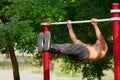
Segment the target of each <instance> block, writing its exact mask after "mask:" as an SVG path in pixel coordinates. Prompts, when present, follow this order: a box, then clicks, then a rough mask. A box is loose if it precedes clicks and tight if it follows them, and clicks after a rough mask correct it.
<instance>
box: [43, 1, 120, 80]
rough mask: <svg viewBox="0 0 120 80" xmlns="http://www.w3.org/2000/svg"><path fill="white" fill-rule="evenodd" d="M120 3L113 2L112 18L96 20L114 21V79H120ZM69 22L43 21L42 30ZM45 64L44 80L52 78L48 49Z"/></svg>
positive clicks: (84, 21)
mask: <svg viewBox="0 0 120 80" xmlns="http://www.w3.org/2000/svg"><path fill="white" fill-rule="evenodd" d="M119 6H120V4H119V3H113V4H112V10H111V13H112V18H107V19H98V20H96V22H106V21H112V29H113V53H114V80H120V9H119ZM90 22H91V20H83V21H72V22H71V23H72V24H78V23H90ZM62 24H67V22H54V23H46V22H43V23H42V24H41V25H42V31H43V33H45V32H46V31H48V26H49V25H62ZM43 65H44V67H43V68H44V80H50V71H49V70H50V54H49V52H48V51H45V52H43Z"/></svg>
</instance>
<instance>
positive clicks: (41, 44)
mask: <svg viewBox="0 0 120 80" xmlns="http://www.w3.org/2000/svg"><path fill="white" fill-rule="evenodd" d="M95 20H96V19H95V18H92V19H91V24H92V25H93V27H94V29H95V33H96V37H97V40H96V43H95V44H93V45H91V44H85V43H83V42H82V41H81V40H79V39H78V38H77V36H76V35H75V33H74V31H73V28H72V24H71V21H70V20H68V21H67V27H68V31H69V35H70V38H71V40H72V42H73V44H54V43H52V44H50V43H51V34H50V32H49V31H48V32H46V33H45V35H44V34H43V33H42V32H41V33H40V34H39V36H38V51H39V52H42V51H49V52H51V53H56V54H66V55H68V56H69V57H70V58H71V59H72V60H77V61H81V60H98V59H101V58H103V57H104V56H105V55H106V53H107V50H108V46H107V43H106V41H105V39H104V37H103V35H102V33H101V32H100V30H99V28H98V25H97V22H95Z"/></svg>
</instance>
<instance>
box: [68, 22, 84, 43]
mask: <svg viewBox="0 0 120 80" xmlns="http://www.w3.org/2000/svg"><path fill="white" fill-rule="evenodd" d="M67 27H68V30H69V35H70V38H71V40H72V42H73V43H76V44H77V43H78V44H79V43H80V44H81V43H82V42H81V41H80V40H79V39H78V38H77V36H76V35H75V33H74V31H73V28H72V24H71V21H70V20H68V21H67Z"/></svg>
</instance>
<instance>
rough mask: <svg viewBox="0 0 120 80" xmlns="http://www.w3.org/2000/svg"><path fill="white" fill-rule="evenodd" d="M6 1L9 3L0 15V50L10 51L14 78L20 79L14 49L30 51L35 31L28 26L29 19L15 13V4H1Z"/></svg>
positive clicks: (31, 50) (34, 43) (34, 38)
mask: <svg viewBox="0 0 120 80" xmlns="http://www.w3.org/2000/svg"><path fill="white" fill-rule="evenodd" d="M1 3H2V2H1ZM6 3H9V5H7V6H5V7H3V9H2V10H1V13H2V14H1V15H0V16H1V21H2V23H1V24H0V33H1V34H0V50H1V52H3V50H4V52H7V51H8V52H9V53H10V58H11V62H12V67H13V74H14V80H20V76H19V66H18V62H17V59H16V56H15V50H20V51H23V52H30V53H32V52H33V51H34V50H35V45H36V33H35V32H33V28H32V27H30V23H31V21H30V20H27V19H26V20H21V15H20V13H17V9H16V12H15V11H14V10H15V9H13V8H14V7H15V4H12V3H11V2H9V1H8V2H4V1H3V4H2V6H3V5H5V4H6ZM17 4H18V3H17ZM12 10H13V12H12ZM9 11H11V12H9Z"/></svg>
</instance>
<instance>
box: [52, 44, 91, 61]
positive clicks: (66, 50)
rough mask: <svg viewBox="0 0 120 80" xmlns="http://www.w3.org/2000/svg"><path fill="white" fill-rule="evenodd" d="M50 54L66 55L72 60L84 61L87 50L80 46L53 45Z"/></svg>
mask: <svg viewBox="0 0 120 80" xmlns="http://www.w3.org/2000/svg"><path fill="white" fill-rule="evenodd" d="M50 52H51V53H57V54H66V55H68V56H69V57H70V58H71V59H73V60H85V59H87V58H88V57H89V55H90V54H89V50H88V49H87V48H86V47H85V46H83V45H80V44H53V45H52V47H51V49H50Z"/></svg>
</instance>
